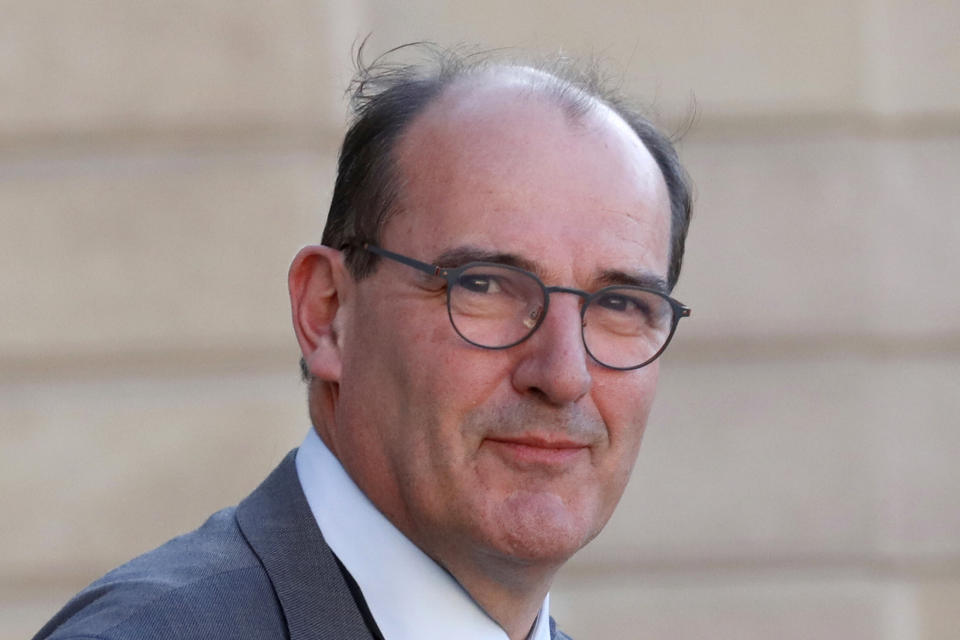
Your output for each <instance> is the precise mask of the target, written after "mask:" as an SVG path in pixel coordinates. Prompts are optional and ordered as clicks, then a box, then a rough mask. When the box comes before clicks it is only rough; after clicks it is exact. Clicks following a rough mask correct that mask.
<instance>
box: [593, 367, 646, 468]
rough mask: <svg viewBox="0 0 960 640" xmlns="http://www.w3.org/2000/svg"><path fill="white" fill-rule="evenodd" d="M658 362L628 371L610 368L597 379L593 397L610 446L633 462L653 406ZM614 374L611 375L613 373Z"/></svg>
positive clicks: (630, 462) (630, 463)
mask: <svg viewBox="0 0 960 640" xmlns="http://www.w3.org/2000/svg"><path fill="white" fill-rule="evenodd" d="M658 365H659V363H658V362H656V361H655V362H653V363H651V364H649V365H647V366H646V367H644V368H643V369H638V370H637V371H631V372H626V373H620V372H609V373H608V374H606V375H604V376H602V377H598V378H597V379H595V382H594V389H593V399H594V403H595V404H596V406H597V409H598V411H599V412H600V415H601V416H602V417H603V420H604V422H605V423H606V425H607V432H608V435H609V437H610V448H611V449H612V450H613V451H614V452H617V453H618V455H620V456H626V457H629V458H630V460H629V465H632V464H633V459H634V458H635V457H636V454H637V451H638V449H639V447H640V441H641V439H642V438H643V432H644V430H645V429H646V425H647V418H648V417H649V415H650V410H651V409H652V408H653V398H654V395H655V394H656V390H657V380H658V378H659V366H658ZM611 374H612V375H611Z"/></svg>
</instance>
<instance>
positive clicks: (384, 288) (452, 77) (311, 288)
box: [37, 52, 690, 640]
mask: <svg viewBox="0 0 960 640" xmlns="http://www.w3.org/2000/svg"><path fill="white" fill-rule="evenodd" d="M355 86H356V92H355V94H354V104H355V108H356V109H355V110H356V115H357V118H356V120H355V122H354V124H353V125H352V127H351V128H350V130H349V132H348V133H347V136H346V139H345V141H344V145H343V149H342V151H341V157H340V164H339V172H338V178H337V184H336V188H335V192H334V196H333V202H332V205H331V210H330V215H329V218H328V221H327V226H326V230H325V232H324V236H323V242H324V245H323V246H311V247H306V248H304V249H303V250H301V251H300V253H299V254H298V255H297V256H296V258H295V259H294V262H293V265H292V266H291V269H290V296H291V302H292V310H293V324H294V329H295V332H296V335H297V339H298V341H299V344H300V348H301V351H302V353H303V360H302V363H301V364H302V367H303V370H304V374H305V377H306V378H307V380H308V382H309V408H310V418H311V421H312V423H313V427H314V428H313V429H312V430H311V431H310V432H309V433H308V435H307V438H306V439H305V441H304V443H303V444H302V446H301V447H300V448H299V450H298V451H297V452H296V453H292V454H291V455H290V456H288V457H287V459H286V460H285V461H284V462H283V463H281V465H280V467H278V469H277V470H276V471H274V473H273V474H272V475H271V476H270V477H269V478H268V479H267V480H266V481H265V482H264V483H263V485H261V486H260V487H259V488H258V489H257V490H256V491H255V492H254V493H253V494H252V495H251V496H250V497H248V498H247V499H246V500H244V501H243V502H241V503H240V505H238V506H237V507H236V508H231V509H226V510H224V511H221V512H219V513H218V514H215V515H214V516H212V517H211V519H210V520H209V521H208V522H207V523H206V524H205V525H204V526H203V527H201V528H200V529H198V530H197V531H195V532H192V533H190V534H187V535H185V536H181V537H180V538H177V539H174V540H173V541H171V542H169V543H167V544H166V545H164V546H163V547H160V548H159V549H157V550H155V551H153V552H150V553H148V554H146V555H144V556H141V557H140V558H138V559H136V560H134V561H132V562H130V563H128V564H127V565H124V566H123V567H121V568H119V569H117V570H115V571H113V572H111V573H109V574H107V575H106V576H105V577H104V578H102V579H101V580H100V581H98V582H96V583H94V584H93V585H91V586H90V587H88V588H87V589H86V590H85V591H83V592H81V593H80V594H79V595H78V596H77V597H76V598H75V599H74V600H73V601H71V602H70V603H68V605H67V606H66V608H65V609H64V610H63V611H62V612H61V613H60V614H58V615H57V617H55V618H54V619H53V620H52V621H51V622H50V623H49V624H48V625H47V626H46V627H45V628H44V629H43V630H41V632H40V634H39V635H38V636H37V637H38V638H46V637H50V638H68V637H77V638H79V637H84V638H87V637H96V638H160V637H190V638H227V637H230V638H234V637H251V638H288V637H289V638H379V637H382V638H387V639H388V640H395V639H397V640H399V639H402V638H416V639H422V638H468V639H478V640H479V639H491V640H493V639H497V640H504V639H506V638H510V639H511V640H519V639H522V638H529V639H532V640H547V639H549V638H565V637H566V636H564V635H563V634H562V633H561V632H559V631H557V630H556V628H555V625H554V624H553V621H552V620H551V619H550V617H549V597H548V592H549V588H550V583H551V581H552V579H553V576H554V574H555V573H556V571H557V570H558V569H559V568H560V566H561V565H562V564H563V563H564V562H565V561H566V560H567V559H568V558H570V556H572V555H573V554H574V553H575V552H576V551H577V550H578V549H580V548H581V547H582V546H583V545H585V544H586V543H587V542H588V541H589V540H591V539H592V538H593V537H594V536H595V535H596V534H597V533H598V532H599V531H600V530H601V528H602V527H603V525H604V524H605V523H606V521H607V519H608V518H609V517H610V515H611V513H612V512H613V509H614V506H615V505H616V503H617V501H618V500H619V498H620V496H621V494H622V492H623V489H624V486H625V485H626V482H627V480H628V478H629V475H630V471H631V468H632V466H633V464H634V461H635V460H636V457H637V452H638V449H639V447H640V441H641V437H642V435H643V431H644V427H645V424H646V420H647V415H648V413H649V411H650V407H651V403H652V401H653V396H654V391H655V387H656V381H657V371H658V362H657V360H656V358H657V357H658V356H659V355H660V353H662V351H663V349H665V348H666V346H667V343H668V342H669V340H670V338H671V336H672V335H673V332H674V330H675V329H676V325H677V322H678V321H679V319H680V318H681V317H682V316H684V315H688V313H689V311H688V310H687V309H686V308H685V307H683V305H681V304H680V303H678V302H676V301H675V300H673V299H671V298H669V297H668V293H669V291H670V290H671V289H672V287H673V285H674V284H675V282H676V279H677V277H678V275H679V272H680V263H681V258H682V254H683V242H684V236H685V234H686V229H687V224H688V221H689V213H690V195H689V188H688V185H687V182H686V178H685V174H684V172H683V170H682V168H681V167H680V165H679V163H678V161H677V159H676V155H675V153H674V151H673V149H672V147H671V146H670V143H669V142H668V141H667V140H666V139H665V138H664V137H663V136H662V135H661V134H659V133H658V132H657V131H656V130H655V129H654V128H653V127H652V126H651V125H649V124H648V123H647V122H646V121H645V120H643V119H642V118H640V117H639V116H637V115H635V114H633V113H632V112H630V111H628V110H627V109H625V108H624V107H622V106H621V105H620V103H619V102H618V101H617V100H616V99H614V98H613V97H611V96H609V95H603V94H601V93H600V90H599V88H598V87H597V86H596V85H594V84H591V81H590V80H589V79H588V78H583V77H571V75H570V74H569V72H568V71H562V72H560V71H553V72H548V71H543V70H537V69H534V68H532V67H526V66H511V65H504V64H495V63H490V62H483V61H480V60H479V59H478V58H476V57H474V58H469V59H461V58H457V57H456V56H454V55H452V54H450V53H448V52H443V53H441V54H440V55H438V58H437V63H436V65H435V66H434V67H430V68H425V67H400V66H396V65H377V64H375V65H374V66H372V67H368V68H366V69H362V70H361V73H360V75H359V76H358V80H357V83H356V85H355Z"/></svg>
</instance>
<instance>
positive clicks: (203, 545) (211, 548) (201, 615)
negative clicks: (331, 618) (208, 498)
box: [35, 507, 285, 640]
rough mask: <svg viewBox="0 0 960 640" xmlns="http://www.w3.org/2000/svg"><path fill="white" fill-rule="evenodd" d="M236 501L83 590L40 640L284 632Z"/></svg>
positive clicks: (272, 634) (278, 634) (271, 634)
mask: <svg viewBox="0 0 960 640" xmlns="http://www.w3.org/2000/svg"><path fill="white" fill-rule="evenodd" d="M235 511H236V508H235V507H230V508H228V509H224V510H222V511H219V512H217V513H215V514H214V515H213V516H211V517H210V518H209V519H208V520H207V521H206V523H204V524H203V525H202V526H201V527H200V528H199V529H196V530H195V531H192V532H190V533H187V534H184V535H182V536H179V537H177V538H174V539H173V540H170V541H169V542H167V543H166V544H164V545H162V546H160V547H158V548H157V549H154V550H153V551H150V552H148V553H145V554H144V555H142V556H139V557H137V558H135V559H133V560H131V561H130V562H128V563H126V564H124V565H122V566H120V567H118V568H117V569H114V570H113V571H111V572H110V573H108V574H106V575H105V576H103V577H102V578H100V579H99V580H97V581H96V582H94V583H93V584H91V585H90V586H88V587H87V588H86V589H84V590H83V591H81V592H80V593H79V594H77V595H76V596H75V597H74V598H73V599H72V600H71V601H70V602H68V603H67V604H66V606H65V607H64V608H63V609H62V610H61V611H60V612H59V613H58V614H57V615H56V616H55V617H54V618H53V619H52V620H51V621H50V622H49V623H48V624H47V625H46V626H45V627H44V628H43V629H41V630H40V632H39V633H38V634H37V635H36V637H35V640H40V639H41V638H43V639H45V638H50V639H51V640H53V639H61V638H63V639H65V638H104V639H107V638H132V637H136V638H161V637H163V638H169V637H176V638H211V637H236V635H237V634H235V633H233V632H234V631H241V630H244V631H245V632H246V633H248V634H249V633H250V632H251V631H256V632H257V633H256V635H257V637H265V638H270V637H285V623H284V621H283V616H282V614H281V612H280V607H279V604H278V602H277V599H276V595H275V593H274V591H273V587H272V585H271V583H270V580H269V578H268V576H267V574H266V572H265V571H264V569H263V567H262V565H261V564H260V561H259V559H258V558H257V556H256V555H255V554H254V553H253V552H252V551H251V549H250V547H249V545H248V544H247V542H246V540H245V539H244V537H243V534H242V532H241V531H240V529H239V527H238V525H237V521H236V515H235Z"/></svg>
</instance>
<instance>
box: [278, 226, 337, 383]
mask: <svg viewBox="0 0 960 640" xmlns="http://www.w3.org/2000/svg"><path fill="white" fill-rule="evenodd" d="M347 280H348V275H347V273H346V268H345V266H344V263H343V254H342V253H341V252H340V251H337V250H336V249H331V248H329V247H324V246H321V245H315V246H309V247H304V248H303V249H301V250H300V252H299V253H298V254H297V256H296V257H295V258H294V259H293V263H292V264H291V265H290V274H289V278H288V284H289V288H290V307H291V311H292V312H293V329H294V331H295V332H296V334H297V341H298V342H299V343H300V351H301V353H302V354H303V358H304V361H305V362H306V364H307V369H308V370H309V371H310V373H311V375H313V376H314V377H315V378H318V379H320V380H326V381H329V382H337V381H339V379H340V370H341V366H342V358H341V349H340V348H341V344H340V340H341V337H342V336H341V335H340V332H339V331H338V327H339V326H340V325H341V324H342V322H338V318H339V316H341V315H342V314H343V313H344V310H343V308H342V302H343V292H344V287H345V286H346V284H347ZM340 319H341V320H342V318H340Z"/></svg>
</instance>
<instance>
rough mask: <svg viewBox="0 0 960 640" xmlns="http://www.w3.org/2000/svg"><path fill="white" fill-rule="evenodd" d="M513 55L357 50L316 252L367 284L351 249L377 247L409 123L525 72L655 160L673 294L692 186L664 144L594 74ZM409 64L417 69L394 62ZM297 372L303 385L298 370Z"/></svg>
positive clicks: (561, 102)
mask: <svg viewBox="0 0 960 640" xmlns="http://www.w3.org/2000/svg"><path fill="white" fill-rule="evenodd" d="M511 53H512V52H510V51H505V50H497V51H477V50H469V49H464V48H462V47H461V48H458V47H454V48H442V47H439V46H437V45H435V44H432V43H423V42H418V43H412V44H407V45H402V46H400V47H396V48H394V49H391V50H390V51H387V52H386V53H384V54H382V55H381V56H379V57H377V58H376V59H374V60H373V61H372V62H370V63H365V62H364V60H363V45H361V46H360V47H359V48H358V50H357V55H356V58H355V61H356V74H355V76H354V79H353V81H352V83H351V85H350V89H349V90H348V92H347V93H348V95H349V97H350V110H351V113H352V120H351V124H350V127H349V129H348V130H347V133H346V136H344V139H343V146H342V147H341V148H340V158H339V161H338V165H337V181H336V184H335V186H334V189H333V198H332V200H331V202H330V211H329V213H328V215H327V223H326V226H325V227H324V231H323V239H322V242H323V244H325V245H327V246H329V247H334V248H337V249H343V250H344V252H345V254H346V258H345V259H346V264H347V267H348V268H349V270H350V272H351V274H352V275H353V277H354V278H357V279H361V278H363V277H365V276H367V275H368V274H370V273H371V272H372V271H373V269H374V267H375V265H376V261H377V256H375V255H373V254H371V253H369V252H366V251H361V250H357V249H356V247H357V245H359V244H360V243H363V242H369V243H371V244H379V241H380V232H381V230H382V229H383V226H384V225H385V224H386V221H387V220H388V218H389V217H390V216H391V215H393V214H394V213H396V212H397V210H398V207H397V200H398V196H399V180H398V176H397V170H396V166H395V164H394V158H393V155H394V154H393V152H394V149H395V148H396V145H397V142H398V141H399V139H400V138H401V136H402V135H403V134H404V132H406V130H407V128H408V127H409V126H410V124H411V122H412V121H413V120H414V118H416V116H417V115H419V114H420V113H422V112H423V111H424V110H425V109H426V107H427V106H429V105H430V104H431V103H432V102H433V101H434V100H436V99H437V98H438V97H439V96H440V95H441V94H442V93H443V92H444V90H445V89H447V88H449V87H450V86H451V85H453V84H454V83H456V82H458V81H461V80H465V79H467V78H470V77H476V76H477V75H479V74H481V73H486V72H493V71H496V70H498V69H500V70H506V69H511V68H513V69H517V68H525V69H528V70H532V71H534V72H537V74H536V75H537V78H538V81H537V82H536V83H534V84H535V86H534V87H533V90H535V91H539V92H541V93H543V94H544V95H546V96H548V97H549V98H551V99H553V100H554V101H555V102H556V103H557V104H558V106H560V107H561V108H563V109H564V110H565V111H566V112H567V114H568V115H570V116H571V117H577V116H580V115H583V114H584V113H586V112H588V111H589V110H590V109H592V108H594V107H595V106H596V105H597V104H602V105H606V106H607V107H609V108H610V109H612V110H613V111H614V112H615V113H616V114H617V115H619V116H620V117H621V118H622V119H623V120H624V121H625V122H626V123H627V124H628V125H629V126H630V128H631V129H633V131H634V133H636V134H637V137H639V138H640V141H641V142H642V143H643V144H644V146H646V148H647V150H648V151H649V152H650V154H651V155H652V156H653V158H654V160H655V161H656V162H657V165H658V166H659V168H660V171H661V173H662V174H663V177H664V181H665V182H666V185H667V190H668V192H669V195H670V211H671V216H670V218H671V219H670V266H669V269H668V272H667V285H668V287H669V288H670V289H673V287H674V285H675V284H676V282H677V279H678V278H679V277H680V267H681V264H682V262H683V250H684V243H685V241H686V237H687V229H688V228H689V225H690V214H691V208H692V200H693V198H692V188H691V183H690V178H689V176H688V175H687V172H686V170H685V169H684V168H683V165H681V164H680V159H679V157H678V156H677V152H676V149H674V146H673V142H672V140H671V138H670V137H669V136H667V135H666V134H664V133H663V132H661V131H660V130H659V129H658V128H657V127H656V126H654V125H653V124H652V123H651V122H650V120H649V119H648V118H647V117H645V116H644V115H643V113H642V112H641V110H640V109H638V108H635V107H633V106H632V105H631V104H630V103H629V101H628V100H627V99H626V98H625V97H624V96H622V95H621V94H620V93H619V91H617V90H616V89H615V88H613V86H612V83H608V82H606V80H605V78H604V76H603V74H602V73H601V71H600V67H599V65H598V64H596V63H593V62H589V63H584V62H578V61H574V60H571V59H569V58H565V57H563V56H554V57H550V58H540V59H521V58H519V57H516V56H514V57H509V56H510V54H511ZM409 54H412V55H415V56H419V58H420V60H419V61H418V62H415V63H406V62H399V61H396V60H398V59H399V58H400V57H404V58H406V57H407V56H408V55H409ZM301 368H302V370H303V374H304V377H305V378H309V371H308V370H307V368H306V364H305V363H304V361H303V360H301Z"/></svg>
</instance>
